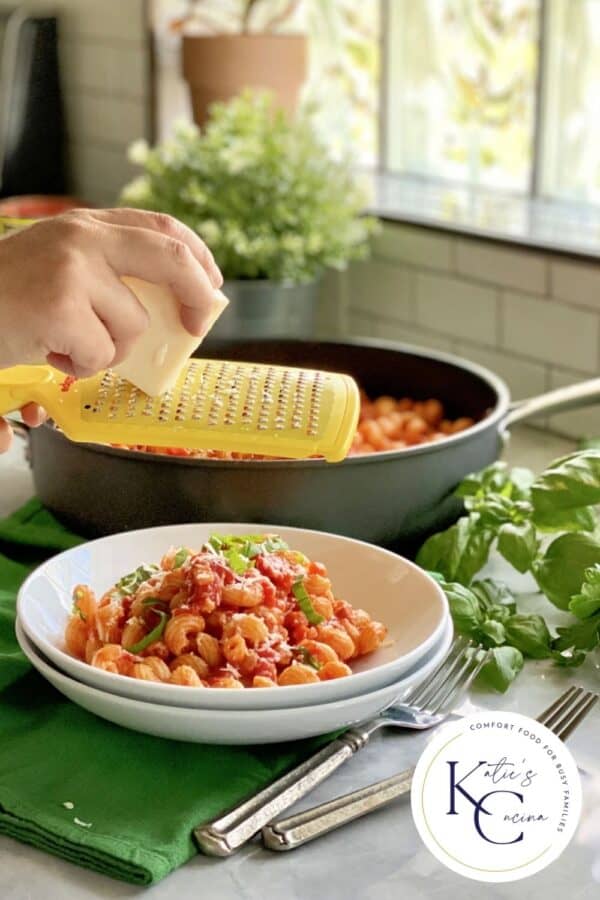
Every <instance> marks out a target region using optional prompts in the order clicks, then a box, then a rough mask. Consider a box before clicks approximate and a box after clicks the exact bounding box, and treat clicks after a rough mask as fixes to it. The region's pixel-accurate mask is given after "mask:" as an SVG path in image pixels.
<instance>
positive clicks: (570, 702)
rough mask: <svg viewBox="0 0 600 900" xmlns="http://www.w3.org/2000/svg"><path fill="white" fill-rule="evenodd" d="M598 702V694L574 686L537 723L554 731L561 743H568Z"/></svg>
mask: <svg viewBox="0 0 600 900" xmlns="http://www.w3.org/2000/svg"><path fill="white" fill-rule="evenodd" d="M597 700H598V694H596V693H594V692H593V691H585V690H584V689H583V688H582V687H577V686H576V685H573V686H572V687H570V688H568V690H566V691H565V692H564V694H561V695H560V697H558V699H557V700H555V701H554V703H552V704H551V705H550V706H549V707H548V709H545V710H544V712H543V713H542V714H541V715H539V716H538V717H537V721H538V722H540V724H542V725H545V726H546V727H547V728H549V729H550V730H551V731H553V732H554V734H555V735H556V736H557V737H559V738H560V739H561V741H566V739H567V738H568V737H569V735H570V734H571V732H572V731H574V730H575V729H576V728H577V726H578V725H579V723H580V722H581V721H582V720H583V719H585V717H586V716H587V714H588V713H589V711H590V710H591V708H592V707H593V706H594V704H595V703H596V702H597Z"/></svg>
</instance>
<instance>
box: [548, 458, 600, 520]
mask: <svg viewBox="0 0 600 900" xmlns="http://www.w3.org/2000/svg"><path fill="white" fill-rule="evenodd" d="M531 498H532V501H533V505H534V508H535V510H536V512H537V513H539V514H541V515H544V514H549V513H553V512H556V510H559V509H578V508H579V507H582V506H593V505H595V504H596V503H600V450H583V451H580V452H579V453H572V454H571V455H569V456H564V457H562V458H561V459H557V460H556V461H555V462H553V463H552V464H551V465H550V466H548V468H547V469H546V470H545V472H542V474H541V475H540V476H539V478H536V480H535V481H534V483H533V485H532V488H531Z"/></svg>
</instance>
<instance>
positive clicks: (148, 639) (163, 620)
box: [125, 609, 169, 653]
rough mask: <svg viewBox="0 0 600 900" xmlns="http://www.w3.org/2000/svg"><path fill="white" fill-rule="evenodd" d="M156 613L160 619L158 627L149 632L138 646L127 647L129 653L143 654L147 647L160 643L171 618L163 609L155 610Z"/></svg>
mask: <svg viewBox="0 0 600 900" xmlns="http://www.w3.org/2000/svg"><path fill="white" fill-rule="evenodd" d="M154 612H155V613H156V614H157V615H158V616H159V617H160V621H159V623H158V625H156V627H155V628H153V629H152V631H149V632H148V634H147V635H145V636H144V637H143V638H142V639H141V640H140V641H138V642H137V644H133V645H132V646H131V647H125V649H126V650H128V651H129V653H141V652H142V650H145V649H146V647H149V646H150V644H153V643H154V642H155V641H158V640H159V639H160V637H161V636H162V633H163V631H164V630H165V625H166V624H167V619H168V618H169V616H168V615H167V613H166V612H164V611H163V610H162V609H155V610H154Z"/></svg>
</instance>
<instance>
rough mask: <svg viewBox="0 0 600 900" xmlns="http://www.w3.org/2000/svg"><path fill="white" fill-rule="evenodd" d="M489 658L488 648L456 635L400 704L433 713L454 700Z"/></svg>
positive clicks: (467, 686) (465, 688) (466, 687)
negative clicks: (443, 655)
mask: <svg viewBox="0 0 600 900" xmlns="http://www.w3.org/2000/svg"><path fill="white" fill-rule="evenodd" d="M488 659H489V651H488V650H486V649H485V648H484V647H483V646H482V645H481V644H476V643H475V642H474V641H472V640H470V639H467V638H465V637H462V636H461V637H459V638H458V639H457V640H456V641H455V642H454V645H453V647H452V649H451V650H450V653H449V654H448V656H447V657H446V659H445V660H444V661H443V662H442V663H440V665H439V666H438V667H437V669H435V670H434V671H433V672H432V674H431V676H430V677H429V678H428V679H427V681H426V682H425V683H424V684H421V685H417V687H416V688H414V689H413V690H412V691H410V692H409V694H408V695H407V696H406V697H403V698H402V705H409V706H412V707H416V708H418V709H421V710H423V711H425V710H427V712H429V713H432V714H434V713H438V712H440V710H441V709H442V707H443V706H447V705H449V704H450V703H452V702H454V703H455V702H456V700H457V697H458V695H459V694H462V693H464V692H465V691H466V690H467V689H468V688H469V686H470V685H471V683H472V682H473V681H474V680H475V678H476V677H477V675H478V674H479V672H480V671H481V669H482V668H483V666H484V665H485V663H486V662H487V660H488Z"/></svg>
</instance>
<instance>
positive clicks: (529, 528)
mask: <svg viewBox="0 0 600 900" xmlns="http://www.w3.org/2000/svg"><path fill="white" fill-rule="evenodd" d="M537 548H538V543H537V537H536V534H535V526H534V525H533V523H532V522H520V523H519V524H517V523H515V522H506V523H505V524H504V525H502V527H501V528H500V531H499V532H498V550H499V552H500V553H501V554H502V556H503V557H504V559H506V560H507V561H508V562H509V563H510V564H511V566H514V568H515V569H516V570H517V572H527V571H529V569H530V568H531V564H532V563H533V560H534V559H535V556H536V553H537Z"/></svg>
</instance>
